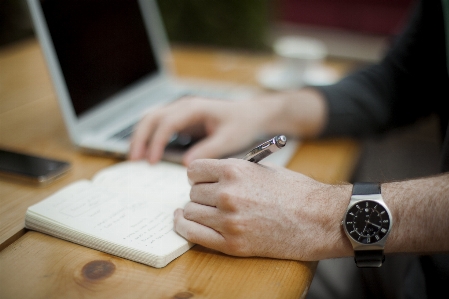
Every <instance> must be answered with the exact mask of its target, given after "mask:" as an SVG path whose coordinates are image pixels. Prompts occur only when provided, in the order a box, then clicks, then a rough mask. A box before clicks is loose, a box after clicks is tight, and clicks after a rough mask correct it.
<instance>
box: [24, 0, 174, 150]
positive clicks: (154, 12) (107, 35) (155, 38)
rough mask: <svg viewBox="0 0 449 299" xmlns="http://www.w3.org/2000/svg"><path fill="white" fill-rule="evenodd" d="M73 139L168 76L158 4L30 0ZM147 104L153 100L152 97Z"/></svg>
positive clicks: (146, 0)
mask: <svg viewBox="0 0 449 299" xmlns="http://www.w3.org/2000/svg"><path fill="white" fill-rule="evenodd" d="M28 3H29V6H30V11H31V15H32V17H33V22H34V25H35V30H36V33H37V36H38V38H39V42H40V44H41V47H42V49H43V52H44V55H45V58H46V60H47V63H48V66H49V70H50V73H51V76H52V79H53V83H54V86H55V89H56V92H57V96H58V100H59V102H60V106H61V109H62V111H63V114H64V119H65V121H66V125H67V127H68V130H69V133H70V135H71V137H72V139H73V140H74V141H75V142H76V143H78V142H79V138H80V136H79V135H80V133H81V132H82V131H83V130H86V129H88V128H89V127H91V126H92V125H94V123H96V122H98V121H102V120H103V119H104V120H106V119H108V118H110V117H111V116H112V115H114V114H118V113H120V112H121V111H123V110H124V109H125V108H126V107H127V106H128V105H130V103H129V101H133V99H135V98H136V97H138V96H139V94H143V93H147V92H149V91H150V90H151V89H157V88H158V87H159V86H161V85H163V84H164V83H165V81H166V80H167V78H168V76H169V74H168V70H167V68H166V64H165V63H164V62H165V61H166V60H167V59H168V58H167V57H165V56H166V55H168V54H169V51H168V43H167V39H166V36H165V32H164V29H163V26H162V22H161V18H160V15H159V12H158V8H157V6H156V1H154V0H114V1H110V0H63V1H61V0H28ZM148 100H149V99H148Z"/></svg>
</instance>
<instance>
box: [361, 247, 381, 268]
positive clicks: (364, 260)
mask: <svg viewBox="0 0 449 299" xmlns="http://www.w3.org/2000/svg"><path fill="white" fill-rule="evenodd" d="M354 255H355V256H354V260H355V263H356V265H357V267H359V268H379V267H380V266H382V263H383V262H384V261H385V255H384V251H383V250H356V251H354Z"/></svg>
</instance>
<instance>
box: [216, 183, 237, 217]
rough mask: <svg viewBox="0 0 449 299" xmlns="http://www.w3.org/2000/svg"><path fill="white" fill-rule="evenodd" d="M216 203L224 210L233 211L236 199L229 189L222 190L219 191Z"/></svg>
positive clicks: (235, 206)
mask: <svg viewBox="0 0 449 299" xmlns="http://www.w3.org/2000/svg"><path fill="white" fill-rule="evenodd" d="M218 201H219V203H220V207H223V208H224V209H226V210H230V211H235V210H236V209H237V204H238V199H237V196H235V195H234V191H233V190H232V189H230V188H223V189H221V190H220V191H219V194H218Z"/></svg>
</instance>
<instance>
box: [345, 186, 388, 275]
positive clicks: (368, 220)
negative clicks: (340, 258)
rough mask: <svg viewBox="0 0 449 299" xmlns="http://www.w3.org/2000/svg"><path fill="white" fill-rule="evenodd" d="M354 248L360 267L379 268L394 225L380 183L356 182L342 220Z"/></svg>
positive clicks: (355, 257)
mask: <svg viewBox="0 0 449 299" xmlns="http://www.w3.org/2000/svg"><path fill="white" fill-rule="evenodd" d="M341 224H342V226H343V228H344V231H345V233H346V236H348V238H349V241H350V242H351V244H352V247H353V248H354V260H355V263H356V265H357V267H359V268H378V267H380V266H382V263H383V262H384V260H385V255H384V247H385V242H386V240H387V237H388V234H389V233H390V231H391V227H392V226H393V218H392V216H391V213H390V210H389V209H388V207H387V205H386V204H385V202H384V200H383V198H382V195H381V190H380V184H379V183H355V184H354V186H353V189H352V196H351V201H350V202H349V205H348V209H347V210H346V213H345V215H344V217H343V220H342V222H341Z"/></svg>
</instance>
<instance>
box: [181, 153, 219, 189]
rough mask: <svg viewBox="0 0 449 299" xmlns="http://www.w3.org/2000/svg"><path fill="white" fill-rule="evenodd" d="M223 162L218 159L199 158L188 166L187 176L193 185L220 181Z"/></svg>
mask: <svg viewBox="0 0 449 299" xmlns="http://www.w3.org/2000/svg"><path fill="white" fill-rule="evenodd" d="M221 165H222V163H221V162H220V160H216V159H197V160H194V161H192V163H190V164H189V166H188V167H187V177H188V179H189V182H190V183H191V184H192V185H195V184H199V183H215V182H218V179H219V172H220V167H221Z"/></svg>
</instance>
